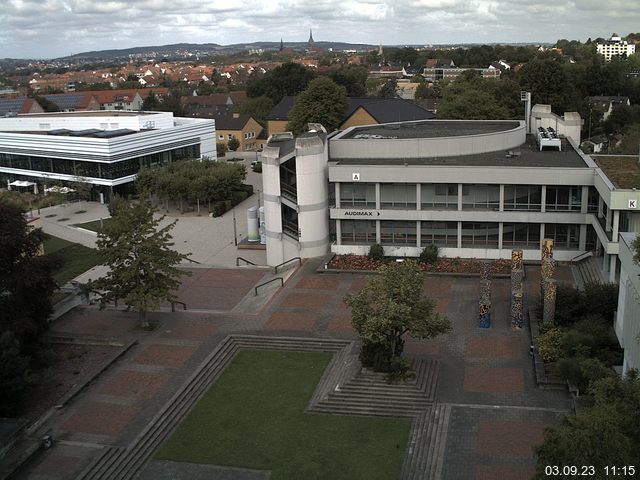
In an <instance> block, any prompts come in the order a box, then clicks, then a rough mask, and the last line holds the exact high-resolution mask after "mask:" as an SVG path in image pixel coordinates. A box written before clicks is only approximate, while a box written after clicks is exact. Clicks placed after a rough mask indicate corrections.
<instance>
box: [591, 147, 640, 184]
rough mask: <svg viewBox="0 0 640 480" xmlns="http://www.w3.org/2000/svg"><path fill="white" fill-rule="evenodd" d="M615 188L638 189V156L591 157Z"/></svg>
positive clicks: (639, 179)
mask: <svg viewBox="0 0 640 480" xmlns="http://www.w3.org/2000/svg"><path fill="white" fill-rule="evenodd" d="M591 158H593V160H594V161H595V162H596V164H597V165H598V166H599V167H600V168H601V169H602V171H603V172H604V174H605V175H606V176H607V177H608V178H609V180H611V183H613V185H614V186H615V187H616V188H640V160H638V156H637V155H634V156H626V155H591Z"/></svg>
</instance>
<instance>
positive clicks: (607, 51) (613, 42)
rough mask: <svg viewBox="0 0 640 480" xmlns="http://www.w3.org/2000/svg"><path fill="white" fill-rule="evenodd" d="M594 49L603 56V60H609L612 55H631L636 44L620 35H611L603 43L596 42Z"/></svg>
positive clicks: (634, 50)
mask: <svg viewBox="0 0 640 480" xmlns="http://www.w3.org/2000/svg"><path fill="white" fill-rule="evenodd" d="M596 51H597V52H598V53H599V54H600V55H602V56H603V57H604V60H605V62H610V61H611V59H612V58H613V57H621V56H623V55H624V56H625V57H629V56H631V55H633V54H634V53H635V52H636V46H635V44H633V43H629V42H627V41H626V40H622V38H620V37H611V38H610V39H609V40H606V41H604V42H603V43H598V44H597V45H596Z"/></svg>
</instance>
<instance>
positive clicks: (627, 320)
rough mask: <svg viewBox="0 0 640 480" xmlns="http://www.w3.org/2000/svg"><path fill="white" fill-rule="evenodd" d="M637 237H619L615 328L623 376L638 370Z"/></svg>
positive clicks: (639, 282)
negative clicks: (618, 279) (618, 284)
mask: <svg viewBox="0 0 640 480" xmlns="http://www.w3.org/2000/svg"><path fill="white" fill-rule="evenodd" d="M636 235H637V234H634V233H622V234H620V253H619V256H620V264H621V267H620V290H619V293H618V311H617V313H616V321H615V324H614V327H615V330H616V335H617V337H618V341H619V342H620V346H621V347H622V348H623V349H624V363H623V365H622V373H623V374H624V373H626V372H627V371H629V369H631V368H635V369H638V370H640V265H638V264H637V263H635V261H634V260H633V255H634V250H633V246H632V245H633V241H634V239H635V238H636Z"/></svg>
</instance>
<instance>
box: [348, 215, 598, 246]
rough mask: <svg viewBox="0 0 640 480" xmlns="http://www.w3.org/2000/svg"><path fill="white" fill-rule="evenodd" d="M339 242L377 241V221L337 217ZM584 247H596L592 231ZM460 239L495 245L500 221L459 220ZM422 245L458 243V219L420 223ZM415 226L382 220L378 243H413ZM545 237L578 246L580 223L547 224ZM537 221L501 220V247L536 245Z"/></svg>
mask: <svg viewBox="0 0 640 480" xmlns="http://www.w3.org/2000/svg"><path fill="white" fill-rule="evenodd" d="M340 230H341V235H340V241H341V243H342V244H343V245H370V244H373V243H376V222H375V221H372V220H340ZM589 230H590V232H591V235H588V236H587V248H588V249H589V248H595V240H596V239H595V232H593V230H592V229H589ZM460 233H461V241H462V247H463V248H473V247H482V248H498V244H499V239H500V229H499V224H498V223H495V222H462V225H461V231H460ZM419 234H420V242H421V244H422V245H427V244H431V243H433V244H435V245H438V246H441V247H454V248H455V247H457V246H458V222H427V221H423V222H420V232H419ZM417 235H418V232H417V227H416V222H415V221H409V220H381V221H380V243H381V244H382V245H395V246H416V245H417ZM544 236H545V238H551V239H553V240H554V244H555V245H556V247H557V248H567V249H577V248H578V244H579V236H580V225H565V224H554V223H547V224H545V227H544ZM539 246H540V224H537V223H504V224H503V225H502V247H503V248H512V247H522V248H539Z"/></svg>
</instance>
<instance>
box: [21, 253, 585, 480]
mask: <svg viewBox="0 0 640 480" xmlns="http://www.w3.org/2000/svg"><path fill="white" fill-rule="evenodd" d="M320 265H321V259H311V260H308V261H306V262H304V263H303V264H302V265H301V266H296V267H294V268H292V269H291V270H289V271H288V272H287V273H286V277H287V278H286V283H285V284H284V287H283V288H280V289H276V287H272V288H271V289H268V290H267V291H265V293H260V294H259V295H258V296H257V297H256V296H254V291H253V288H254V286H255V285H257V284H259V283H261V282H263V281H264V280H265V278H268V275H270V274H269V273H268V272H267V271H266V270H264V269H254V268H234V269H222V268H204V267H202V266H198V267H197V268H195V269H194V271H196V272H197V277H195V278H194V277H191V279H190V280H188V281H194V282H195V283H196V284H200V285H201V286H202V288H201V289H199V290H198V289H194V288H192V286H193V284H191V286H188V285H185V287H184V288H183V290H182V291H181V292H179V293H178V295H179V296H183V299H184V300H187V302H186V303H187V305H188V306H189V309H188V310H186V311H176V312H171V311H169V310H168V309H167V308H164V309H163V310H162V311H160V312H154V313H151V314H150V315H149V318H150V320H151V321H152V323H153V324H154V325H155V328H154V330H153V331H142V330H139V329H138V328H137V315H136V314H135V313H134V312H126V311H124V310H123V309H122V308H120V309H115V308H107V309H106V310H102V311H100V310H98V309H97V308H96V307H94V306H83V307H77V308H76V309H74V310H72V311H71V312H69V313H68V314H66V315H65V316H63V317H62V318H60V319H59V320H57V321H56V322H55V323H53V324H52V327H51V330H52V332H51V334H52V335H58V336H65V335H67V336H76V337H77V338H83V337H85V338H86V337H88V336H90V337H92V338H95V337H98V338H103V339H106V340H109V341H112V342H119V343H120V344H121V345H126V346H127V348H123V352H122V354H121V356H120V357H119V358H118V360H117V361H115V362H113V363H112V364H111V365H110V366H109V367H108V368H106V370H104V371H103V372H102V374H100V375H99V376H98V377H97V378H96V379H95V380H94V381H93V382H91V383H90V384H89V385H88V386H87V387H86V388H84V389H83V390H82V391H81V392H80V393H79V394H78V395H77V396H76V397H75V398H74V399H73V400H71V401H70V402H68V403H67V404H66V405H65V406H64V407H63V408H60V409H57V410H55V411H53V412H52V413H51V414H50V416H49V417H48V418H47V419H46V420H45V421H44V422H43V424H42V425H41V426H40V428H39V430H38V432H41V433H46V432H48V433H50V434H51V435H53V437H54V439H55V442H54V446H53V447H52V448H51V449H49V450H45V451H42V452H40V453H39V454H38V455H36V456H35V457H34V458H33V459H32V460H31V461H30V462H29V463H28V464H27V466H26V467H25V468H24V469H23V470H22V471H21V473H20V475H18V477H17V478H24V479H26V478H29V479H36V480H38V479H50V480H62V479H73V478H78V476H79V475H80V474H81V473H82V472H83V471H84V472H86V470H87V468H90V466H91V465H92V462H95V460H96V458H98V457H100V456H101V455H104V452H105V449H109V448H111V449H114V448H115V449H122V448H125V447H128V446H130V445H132V444H134V443H135V442H139V441H140V436H141V435H144V433H143V432H145V431H147V430H145V429H146V428H148V426H149V424H150V422H153V421H154V419H156V416H157V414H158V412H159V411H161V410H162V408H163V407H164V406H165V405H167V404H168V403H169V402H170V401H171V399H172V398H174V397H175V396H176V395H177V394H178V393H179V392H180V391H181V388H183V387H184V385H185V382H186V381H187V379H188V378H189V377H190V376H191V375H192V373H193V372H194V371H196V370H197V369H198V368H199V366H201V365H202V364H203V362H206V361H207V359H208V357H209V356H210V355H211V353H212V352H214V351H215V350H216V348H218V347H219V346H220V345H221V343H223V342H224V341H225V339H227V338H228V336H229V335H256V336H260V337H264V338H272V337H288V338H294V339H295V338H300V339H335V340H356V339H357V336H356V334H355V332H354V330H353V329H352V326H351V319H350V314H349V310H348V309H347V307H346V306H345V304H344V303H343V297H344V295H345V294H347V293H353V292H357V291H359V290H360V289H361V288H362V287H363V286H364V284H365V282H366V280H367V278H368V277H367V275H364V274H350V273H344V274H332V273H317V272H316V270H317V268H318V267H319V266H320ZM537 270H539V267H536V266H527V267H526V279H525V295H526V302H527V304H528V305H531V302H534V301H536V299H537V296H538V291H539V279H540V277H539V274H538V272H537ZM271 275H272V274H271ZM556 277H557V278H558V279H559V280H560V281H568V282H571V281H572V278H571V271H570V268H569V267H566V266H560V267H559V268H558V270H557V273H556ZM196 280H197V281H196ZM509 289H510V280H509V279H508V278H496V279H494V280H493V281H492V304H493V313H492V326H491V328H489V329H480V328H478V319H477V313H476V312H477V305H478V298H479V279H478V278H473V277H472V278H463V277H452V276H435V275H433V276H428V277H427V279H426V281H425V284H424V291H425V293H426V294H428V295H429V296H431V297H432V298H434V299H435V300H436V302H437V307H436V308H437V311H438V312H440V313H443V314H445V315H446V316H447V317H448V318H449V319H450V320H451V322H452V325H453V331H452V332H451V333H450V334H447V335H443V336H441V337H438V338H436V339H432V340H415V339H411V338H408V339H407V342H406V345H405V354H406V355H407V356H408V357H410V358H412V359H414V360H420V359H423V360H428V361H436V360H437V364H438V365H439V367H438V368H439V372H438V377H437V378H438V380H437V384H436V385H435V394H434V399H433V400H434V402H435V405H436V406H438V407H439V408H446V409H447V411H448V412H449V413H448V415H447V416H446V418H445V419H444V420H443V423H442V426H441V428H440V432H441V433H440V434H439V436H438V437H437V442H439V444H437V445H436V447H437V449H436V450H437V451H438V455H437V458H436V459H435V460H434V461H435V462H437V464H438V474H437V478H442V479H447V480H449V479H451V480H457V479H460V480H463V479H464V480H467V479H476V480H481V479H482V480H488V479H503V480H509V479H513V480H516V479H518V480H520V479H526V478H529V477H530V476H531V475H532V474H533V471H534V465H535V459H534V456H533V452H532V447H533V446H534V445H536V444H538V443H540V442H541V441H542V439H543V430H544V428H545V426H549V425H553V424H556V423H557V422H558V420H559V417H560V415H561V414H562V413H565V412H568V411H570V408H571V406H570V399H569V396H568V394H567V393H566V392H564V391H557V390H543V389H540V388H539V387H538V386H537V385H536V382H535V374H534V371H533V362H532V359H531V358H530V357H529V354H528V351H529V344H530V337H529V332H528V329H527V328H524V329H522V330H520V331H514V330H512V329H511V327H510V323H509V319H508V312H509V294H510V292H509ZM185 295H190V297H189V298H186V297H184V296H185ZM256 299H258V300H256ZM194 304H195V305H196V306H197V308H194V309H191V305H194ZM211 438H215V432H211ZM380 454H381V455H384V452H380ZM147 455H148V460H149V461H148V462H147V463H146V464H145V465H144V466H143V467H142V470H141V472H140V473H139V477H138V478H143V479H151V478H194V479H198V478H221V479H238V480H241V479H242V480H248V479H254V478H269V472H268V471H256V470H255V469H248V468H246V465H232V466H229V467H227V466H219V465H218V466H203V465H198V464H189V463H180V462H169V463H167V462H165V463H162V461H161V460H158V459H153V455H154V452H148V454H147ZM243 467H245V468H243ZM160 471H163V472H164V473H163V475H162V476H159V473H158V472H160ZM350 478H357V477H353V476H351V477H350ZM416 478H418V477H416Z"/></svg>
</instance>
